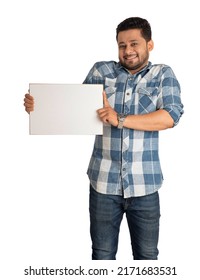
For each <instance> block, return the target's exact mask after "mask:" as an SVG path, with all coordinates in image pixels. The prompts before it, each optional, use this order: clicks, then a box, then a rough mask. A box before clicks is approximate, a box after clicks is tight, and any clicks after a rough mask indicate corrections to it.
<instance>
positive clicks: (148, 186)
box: [84, 61, 183, 198]
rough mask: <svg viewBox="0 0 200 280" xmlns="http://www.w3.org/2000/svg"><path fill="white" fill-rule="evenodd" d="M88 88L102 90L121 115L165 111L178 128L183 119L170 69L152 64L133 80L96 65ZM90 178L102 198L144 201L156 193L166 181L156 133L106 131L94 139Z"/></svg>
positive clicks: (116, 66) (111, 66) (114, 67)
mask: <svg viewBox="0 0 200 280" xmlns="http://www.w3.org/2000/svg"><path fill="white" fill-rule="evenodd" d="M84 83H85V84H103V85H104V89H105V91H106V94H107V98H108V101H109V104H110V105H111V107H112V108H114V110H115V111H116V112H117V113H124V114H126V115H137V114H147V113H150V112H153V111H156V110H158V109H165V110H166V111H167V112H169V114H170V115H171V117H172V118H173V120H174V125H176V124H177V123H178V121H179V118H180V117H181V115H182V113H183V105H182V103H181V99H180V85H179V83H178V81H177V79H176V77H175V75H174V73H173V71H172V69H171V68H170V67H169V66H167V65H164V64H157V65H152V64H151V62H149V63H148V65H147V66H146V67H145V68H143V69H142V70H141V71H140V72H138V73H136V74H134V75H132V74H130V73H129V72H128V71H127V70H126V69H125V68H124V67H122V66H121V64H120V63H116V62H114V61H109V62H97V63H95V64H94V66H93V67H92V69H91V70H90V72H89V73H88V75H87V77H86V79H85V81H84ZM87 174H88V176H89V180H90V183H91V185H92V186H93V188H94V189H95V190H96V191H97V192H100V193H104V194H113V195H123V196H124V197H125V198H128V197H132V196H143V195H147V194H151V193H153V192H155V191H157V190H158V189H159V188H160V187H161V185H162V181H163V176H162V171H161V166H160V160H159V154H158V131H140V130H134V129H128V128H123V129H118V128H117V127H113V126H111V125H107V124H106V125H104V130H103V135H97V136H96V138H95V143H94V149H93V153H92V156H91V160H90V163H89V167H88V171H87Z"/></svg>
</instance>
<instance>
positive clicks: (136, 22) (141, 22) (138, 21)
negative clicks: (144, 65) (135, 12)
mask: <svg viewBox="0 0 200 280" xmlns="http://www.w3.org/2000/svg"><path fill="white" fill-rule="evenodd" d="M129 29H140V30H141V35H142V37H143V38H144V39H145V40H146V41H147V42H149V41H150V40H151V26H150V24H149V22H148V21H147V20H146V19H143V18H140V17H130V18H127V19H125V20H124V21H122V22H121V23H120V24H119V25H118V26H117V29H116V39H117V38H118V34H119V32H120V31H125V30H129Z"/></svg>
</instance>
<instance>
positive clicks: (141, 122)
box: [124, 109, 174, 131]
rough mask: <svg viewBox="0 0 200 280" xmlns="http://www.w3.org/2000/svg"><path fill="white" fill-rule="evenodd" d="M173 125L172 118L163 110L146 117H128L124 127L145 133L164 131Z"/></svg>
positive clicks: (145, 115)
mask: <svg viewBox="0 0 200 280" xmlns="http://www.w3.org/2000/svg"><path fill="white" fill-rule="evenodd" d="M173 125H174V121H173V119H172V117H171V116H170V114H169V113H168V112H167V111H166V110H163V109H160V110H158V111H155V112H152V113H148V114H144V115H128V116H127V117H126V119H125V121H124V127H126V128H130V129H136V130H144V131H159V130H164V129H167V128H171V127H173Z"/></svg>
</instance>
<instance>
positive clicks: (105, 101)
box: [103, 91, 110, 107]
mask: <svg viewBox="0 0 200 280" xmlns="http://www.w3.org/2000/svg"><path fill="white" fill-rule="evenodd" d="M103 104H104V107H110V104H109V102H108V99H107V96H106V92H105V91H103Z"/></svg>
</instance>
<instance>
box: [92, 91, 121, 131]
mask: <svg viewBox="0 0 200 280" xmlns="http://www.w3.org/2000/svg"><path fill="white" fill-rule="evenodd" d="M103 104H104V107H103V108H101V109H99V110H97V113H98V115H99V118H100V120H101V121H102V122H103V123H105V124H110V125H113V126H118V119H117V112H115V110H113V108H112V107H111V106H110V104H109V102H108V99H107V96H106V93H105V91H104V92H103Z"/></svg>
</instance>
